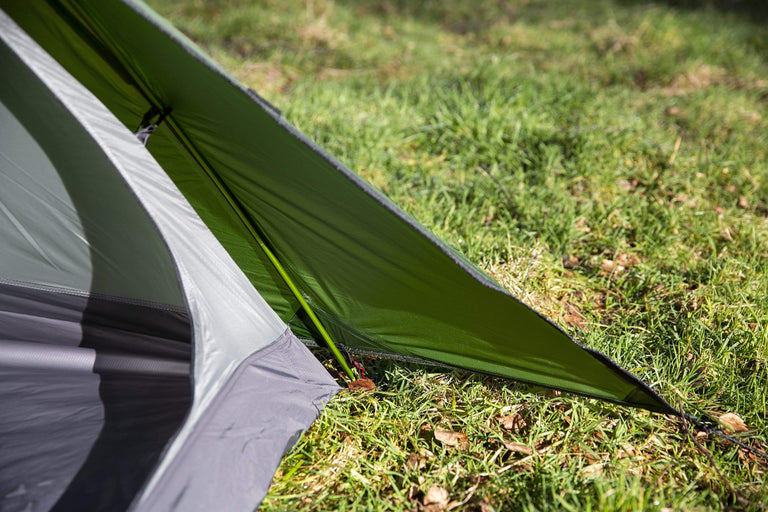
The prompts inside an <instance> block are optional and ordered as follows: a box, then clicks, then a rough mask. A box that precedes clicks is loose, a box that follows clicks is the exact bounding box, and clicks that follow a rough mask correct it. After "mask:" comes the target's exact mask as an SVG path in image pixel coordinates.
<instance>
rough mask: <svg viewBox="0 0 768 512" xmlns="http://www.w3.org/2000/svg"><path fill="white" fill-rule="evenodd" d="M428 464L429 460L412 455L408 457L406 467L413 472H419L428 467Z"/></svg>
mask: <svg viewBox="0 0 768 512" xmlns="http://www.w3.org/2000/svg"><path fill="white" fill-rule="evenodd" d="M426 463H427V460H426V459H425V458H424V457H422V456H420V455H418V454H416V453H412V454H410V455H408V458H407V459H406V461H405V467H406V468H408V469H410V470H411V471H414V470H419V469H421V468H423V467H424V466H425V465H426Z"/></svg>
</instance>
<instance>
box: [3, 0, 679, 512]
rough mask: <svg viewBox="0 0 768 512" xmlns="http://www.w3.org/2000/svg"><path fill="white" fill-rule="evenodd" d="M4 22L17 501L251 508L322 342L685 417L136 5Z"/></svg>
mask: <svg viewBox="0 0 768 512" xmlns="http://www.w3.org/2000/svg"><path fill="white" fill-rule="evenodd" d="M0 9H2V11H0V70H2V76H3V79H2V80H0V240H2V242H0V510H19V511H21V510H119V509H126V508H129V507H130V508H131V509H133V510H185V511H186V510H252V509H253V508H255V507H257V506H258V504H259V503H260V501H261V499H262V498H263V496H264V495H265V493H266V491H267V488H268V486H269V482H270V479H271V477H272V475H273V473H274V471H275V469H276V467H277V465H278V464H279V461H280V458H281V457H282V455H283V454H284V453H285V452H286V451H287V450H288V449H290V447H291V446H292V445H293V443H294V442H295V440H296V439H297V438H298V436H299V435H300V434H301V432H302V431H303V430H305V429H306V428H307V427H308V426H309V425H310V424H311V422H312V421H313V420H314V418H315V417H316V415H317V414H318V413H319V412H320V411H321V410H322V407H323V405H324V404H325V403H326V402H327V401H328V400H330V399H331V398H332V397H333V395H334V394H335V393H336V392H337V391H338V390H339V387H338V385H337V384H336V382H335V381H334V380H333V379H332V378H331V377H330V375H329V374H328V372H327V371H326V370H325V369H324V368H323V366H322V365H321V364H320V363H319V362H318V361H317V360H316V359H315V358H314V357H313V356H312V354H311V353H310V352H309V351H308V350H307V348H306V347H305V345H304V344H302V343H301V340H304V341H307V340H312V339H314V340H315V341H316V342H317V343H319V344H327V345H329V348H332V349H333V350H334V353H336V354H339V350H338V349H336V348H335V346H338V347H341V348H347V349H349V350H351V351H353V352H359V353H367V354H378V355H382V356H384V357H400V358H405V359H410V360H416V361H425V362H432V363H439V364H442V365H446V366H450V367H458V368H466V369H470V370H474V371H479V372H485V373H488V374H494V375H499V376H503V377H508V378H510V379H515V380H518V381H523V382H531V383H537V384H542V385H545V386H548V387H552V388H556V389H561V390H565V391H569V392H573V393H577V394H582V395H586V396H591V397H596V398H600V399H603V400H608V401H612V402H616V403H621V404H626V405H630V406H635V407H643V408H646V409H649V410H653V411H657V412H664V413H674V412H675V411H674V409H673V408H672V407H671V406H669V405H668V404H667V403H666V402H665V401H664V400H663V399H662V398H661V397H659V396H658V395H657V394H656V393H655V392H654V391H653V390H652V389H651V388H650V387H649V386H648V385H646V384H645V383H643V382H642V381H640V380H639V379H637V378H636V377H634V376H633V375H631V374H630V373H628V372H626V371H625V370H623V369H622V368H620V367H619V366H617V365H616V364H615V363H614V362H612V361H611V360H610V359H608V358H607V357H606V356H604V355H603V354H600V353H598V352H596V351H594V350H591V349H588V348H585V347H583V346H581V345H578V344H577V343H575V342H574V341H573V340H571V339H570V338H569V337H568V336H567V335H566V334H565V333H563V332H562V331H561V330H560V329H558V328H557V327H556V326H555V325H554V324H552V323H551V322H549V321H548V320H546V319H545V318H543V317H541V316H540V315H538V314H537V313H536V312H534V311H532V310H531V309H529V308H528V307H526V306H525V305H523V304H522V303H520V302H519V301H517V300H516V299H515V298H514V297H512V296H511V295H510V294H509V293H508V292H507V291H505V290H504V289H503V288H502V287H500V286H499V285H498V284H497V283H495V282H494V281H493V280H491V279H490V278H489V277H487V276H486V275H485V274H483V273H482V272H481V271H480V270H478V269H477V268H475V267H474V266H473V265H472V264H471V263H469V262H468V261H466V260H465V259H464V258H463V257H462V256H461V255H460V254H458V253H457V252H455V251H453V250H452V249H451V248H450V247H448V246H447V245H446V244H445V243H443V242H441V241H440V240H439V239H437V238H436V237H435V236H434V235H432V234H430V233H429V232H428V231H427V230H425V229H424V228H423V227H422V226H420V225H419V224H418V223H417V222H415V221H414V220H413V219H411V218H410V217H408V216H407V215H405V214H404V213H403V212H402V211H401V210H399V209H398V208H397V206H395V205H394V204H392V203H391V202H390V201H389V200H388V199H387V198H386V197H385V196H383V195H382V194H381V193H379V192H378V191H376V190H375V189H374V188H373V187H371V186H370V185H369V184H367V183H365V182H364V181H363V180H362V179H361V178H359V177H358V176H357V175H356V174H355V173H354V172H352V171H350V170H349V169H347V168H345V167H344V166H343V165H341V164H340V163H338V162H337V161H335V160H334V159H333V158H332V157H330V156H329V155H327V154H326V153H324V152H323V151H322V150H321V149H320V148H318V147H316V146H315V145H314V144H313V143H312V142H311V141H309V140H307V139H306V137H304V136H303V135H302V134H301V133H299V132H298V131H297V130H295V129H294V128H293V127H292V126H291V125H290V124H289V123H288V122H287V121H286V120H285V119H284V118H283V117H281V115H280V112H279V111H277V110H276V109H275V108H274V107H272V106H271V105H269V104H268V103H266V102H265V101H264V100H263V99H261V98H260V97H259V96H258V95H257V94H256V93H254V92H253V91H250V90H248V89H246V88H244V87H242V86H241V85H240V84H238V83H237V82H236V81H234V80H233V79H232V78H231V77H230V76H229V75H227V73H226V72H224V71H223V70H222V69H221V68H219V67H218V66H217V65H216V64H215V63H214V62H212V61H211V60H210V59H209V58H208V57H207V56H205V54H203V53H202V52H201V51H200V50H199V49H198V48H197V47H196V46H195V45H194V44H193V43H192V42H190V41H189V40H188V39H187V38H186V37H184V36H183V35H182V34H181V33H179V32H178V31H176V30H175V29H174V28H173V27H172V26H170V25H169V24H168V23H167V22H166V21H164V20H162V19H161V18H159V17H158V16H157V15H156V14H155V13H154V12H152V11H151V10H150V9H149V8H147V7H146V6H144V5H143V4H142V3H140V2H139V1H136V0H113V1H104V0H101V1H99V0H29V1H25V2H17V1H13V0H0ZM340 364H342V365H343V366H346V363H345V362H344V360H343V358H342V359H341V362H340ZM350 373H351V372H350Z"/></svg>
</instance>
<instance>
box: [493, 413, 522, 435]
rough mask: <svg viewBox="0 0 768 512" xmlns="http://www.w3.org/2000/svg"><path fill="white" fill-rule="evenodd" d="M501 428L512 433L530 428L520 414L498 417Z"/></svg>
mask: <svg viewBox="0 0 768 512" xmlns="http://www.w3.org/2000/svg"><path fill="white" fill-rule="evenodd" d="M496 419H498V420H499V423H500V424H501V428H503V429H504V430H509V431H510V432H512V433H518V432H522V431H524V430H525V429H527V428H528V422H527V421H526V420H525V418H523V415H522V414H520V413H519V412H515V413H512V414H508V415H506V416H497V417H496Z"/></svg>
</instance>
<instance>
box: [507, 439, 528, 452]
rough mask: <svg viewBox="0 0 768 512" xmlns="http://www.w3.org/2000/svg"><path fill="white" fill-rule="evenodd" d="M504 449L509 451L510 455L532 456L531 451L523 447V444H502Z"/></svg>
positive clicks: (525, 446) (510, 442)
mask: <svg viewBox="0 0 768 512" xmlns="http://www.w3.org/2000/svg"><path fill="white" fill-rule="evenodd" d="M504 447H505V448H506V449H507V450H509V451H511V452H512V453H522V454H523V455H531V454H533V449H532V448H531V447H530V446H528V445H525V444H523V443H516V442H514V441H509V442H505V443H504Z"/></svg>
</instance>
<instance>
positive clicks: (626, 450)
mask: <svg viewBox="0 0 768 512" xmlns="http://www.w3.org/2000/svg"><path fill="white" fill-rule="evenodd" d="M635 453H636V452H635V449H634V448H633V447H632V445H631V444H629V443H624V444H622V445H621V448H619V452H618V454H617V455H616V456H617V458H619V459H623V458H624V457H634V456H635Z"/></svg>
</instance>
